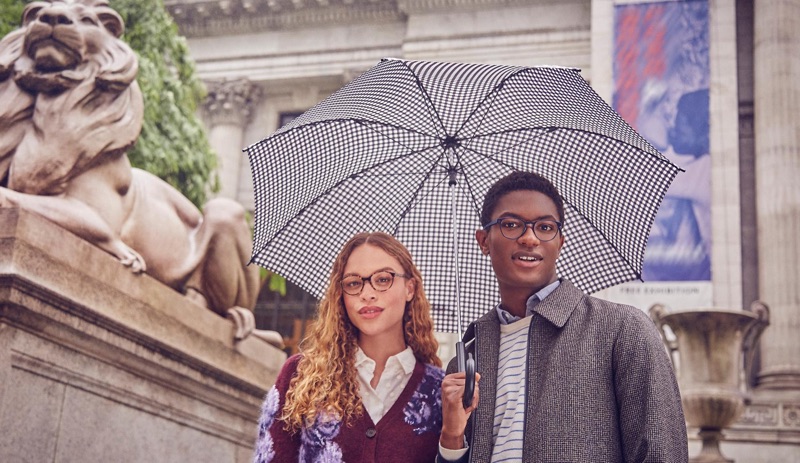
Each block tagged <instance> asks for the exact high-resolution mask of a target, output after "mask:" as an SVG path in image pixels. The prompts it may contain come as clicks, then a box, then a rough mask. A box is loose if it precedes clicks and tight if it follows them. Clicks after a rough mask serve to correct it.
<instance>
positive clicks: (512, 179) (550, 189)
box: [481, 171, 564, 225]
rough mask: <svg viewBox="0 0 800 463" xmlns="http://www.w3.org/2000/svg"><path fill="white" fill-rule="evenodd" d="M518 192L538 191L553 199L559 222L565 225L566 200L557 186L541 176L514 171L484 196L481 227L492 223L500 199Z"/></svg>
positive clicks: (496, 183) (495, 184)
mask: <svg viewBox="0 0 800 463" xmlns="http://www.w3.org/2000/svg"><path fill="white" fill-rule="evenodd" d="M518 190H530V191H538V192H539V193H542V194H543V195H545V196H547V197H548V198H550V199H552V200H553V203H554V204H555V205H556V210H557V211H558V220H559V221H560V222H561V223H562V224H563V223H564V200H563V199H562V198H561V195H560V194H559V193H558V190H557V189H556V187H555V185H553V184H552V183H551V182H550V180H548V179H546V178H545V177H543V176H541V175H539V174H536V173H533V172H525V171H514V172H512V173H510V174H508V175H506V176H505V177H503V178H501V179H500V180H498V181H497V182H495V183H494V185H492V186H491V188H489V191H488V192H487V193H486V196H484V198H483V208H482V209H481V225H486V224H487V223H489V222H491V221H492V214H493V213H494V209H495V207H497V202H498V201H500V198H502V197H503V196H505V195H507V194H508V193H511V192H513V191H518Z"/></svg>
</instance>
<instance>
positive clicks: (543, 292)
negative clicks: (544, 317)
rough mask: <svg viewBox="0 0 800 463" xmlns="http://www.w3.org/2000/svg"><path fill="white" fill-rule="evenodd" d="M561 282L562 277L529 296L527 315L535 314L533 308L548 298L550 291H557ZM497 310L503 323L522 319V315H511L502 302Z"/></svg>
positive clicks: (526, 304) (526, 305) (526, 306)
mask: <svg viewBox="0 0 800 463" xmlns="http://www.w3.org/2000/svg"><path fill="white" fill-rule="evenodd" d="M560 284H561V280H560V279H559V280H556V281H554V282H552V283H550V284H549V285H547V286H545V287H544V288H542V289H540V290H539V291H537V292H536V294H534V295H533V296H531V297H529V298H528V300H527V301H526V302H525V317H530V316H531V315H533V309H534V307H536V304H538V303H539V302H540V301H543V300H544V298H546V297H547V296H549V295H550V293H552V292H553V291H555V290H556V288H558V285H560ZM495 310H497V317H498V318H499V319H500V324H501V325H508V324H510V323H514V322H515V321H517V320H521V318H520V317H517V316H515V315H511V313H510V312H509V311H507V310H505V309H504V308H502V306H501V305H500V304H497V307H495Z"/></svg>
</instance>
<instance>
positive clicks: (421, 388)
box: [254, 233, 444, 463]
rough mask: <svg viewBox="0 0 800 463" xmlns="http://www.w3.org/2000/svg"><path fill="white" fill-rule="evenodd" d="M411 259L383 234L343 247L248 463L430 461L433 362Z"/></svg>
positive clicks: (437, 409)
mask: <svg viewBox="0 0 800 463" xmlns="http://www.w3.org/2000/svg"><path fill="white" fill-rule="evenodd" d="M437 348H438V343H437V342H436V339H435V338H434V336H433V322H432V321H431V317H430V303H429V302H428V300H427V299H426V297H425V292H424V291H423V288H422V276H421V275H420V273H419V270H417V268H416V267H415V266H414V263H413V262H412V260H411V254H410V253H409V252H408V250H407V249H406V248H405V247H404V246H403V245H402V244H401V243H400V242H399V241H397V240H396V239H395V238H394V237H392V236H391V235H388V234H386V233H360V234H358V235H355V236H354V237H353V238H351V239H350V241H348V242H347V243H346V244H345V245H344V247H343V248H342V250H341V252H340V253H339V256H338V257H337V258H336V261H335V262H334V264H333V269H332V270H331V277H330V283H329V286H328V290H327V291H326V293H325V296H324V297H323V299H322V301H321V302H320V304H319V308H318V316H317V322H316V323H315V324H314V326H313V327H312V328H311V332H310V334H309V336H308V337H307V338H306V339H305V340H304V341H303V344H302V346H301V349H300V350H301V353H300V354H298V355H295V356H292V357H290V358H289V359H288V360H287V361H286V363H285V364H284V366H283V368H282V369H281V372H280V374H279V375H278V379H277V380H276V383H275V386H274V387H273V388H272V389H270V391H269V392H268V393H267V397H266V399H265V401H264V405H263V407H262V413H261V419H260V420H259V436H258V441H257V443H256V455H255V460H254V461H255V462H256V463H277V462H324V463H328V462H346V463H358V462H367V461H370V462H373V461H377V462H403V463H413V462H432V461H434V459H435V457H436V454H437V451H438V442H439V431H440V429H441V425H442V416H441V382H442V378H443V377H444V372H443V371H442V369H441V368H440V367H441V361H440V360H439V358H438V357H437V356H436V350H437Z"/></svg>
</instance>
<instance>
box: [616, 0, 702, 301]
mask: <svg viewBox="0 0 800 463" xmlns="http://www.w3.org/2000/svg"><path fill="white" fill-rule="evenodd" d="M708 29H709V26H708V2H707V1H706V0H697V1H681V2H673V1H667V2H655V3H635V4H620V5H616V6H615V11H614V67H613V69H614V77H613V82H614V95H613V102H612V105H613V106H614V108H615V109H616V110H617V112H619V113H620V115H621V116H622V117H623V118H625V120H627V121H628V122H630V123H631V125H632V126H633V127H634V128H636V130H637V131H639V133H641V134H642V135H643V136H644V137H645V138H646V139H647V140H648V141H650V143H652V144H653V146H655V147H656V148H657V149H658V150H659V151H660V152H661V153H663V154H664V155H665V156H666V157H667V158H668V159H670V160H671V161H672V162H673V163H675V164H676V165H678V166H679V167H681V168H683V169H684V170H685V172H682V173H679V174H678V176H677V177H676V178H675V181H674V182H673V184H672V185H671V187H670V189H669V191H668V192H667V195H666V197H665V198H664V201H663V203H662V205H661V208H660V210H659V213H658V215H657V216H656V220H655V223H654V225H653V228H652V230H651V233H650V238H649V240H648V244H647V250H646V252H645V259H644V267H643V270H642V280H644V282H645V285H644V286H643V285H642V284H641V283H639V287H637V289H636V290H635V291H633V290H632V289H631V288H634V287H635V286H631V285H628V287H627V290H625V291H623V292H628V293H637V294H639V295H642V293H647V294H649V295H650V296H649V297H647V299H648V300H650V301H651V303H652V302H662V303H664V302H665V301H667V300H669V299H670V298H671V297H672V296H675V295H683V296H685V298H684V299H682V302H680V303H678V304H677V305H698V304H707V303H710V301H711V298H710V280H711V210H710V205H711V159H710V158H711V157H710V155H709V91H708V89H709V77H710V72H709V38H708ZM633 285H635V283H634V284H633ZM622 299H623V300H624V299H625V298H622ZM678 300H681V298H680V297H679V298H678ZM629 302H631V303H633V302H632V301H629Z"/></svg>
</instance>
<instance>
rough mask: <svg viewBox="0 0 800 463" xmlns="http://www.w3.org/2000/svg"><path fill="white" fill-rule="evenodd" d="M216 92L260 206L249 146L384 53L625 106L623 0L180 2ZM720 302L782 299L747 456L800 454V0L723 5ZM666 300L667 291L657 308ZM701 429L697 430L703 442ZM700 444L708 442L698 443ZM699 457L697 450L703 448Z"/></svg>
mask: <svg viewBox="0 0 800 463" xmlns="http://www.w3.org/2000/svg"><path fill="white" fill-rule="evenodd" d="M165 3H166V5H167V8H168V10H169V11H170V12H171V14H172V15H173V17H174V18H175V20H176V22H177V23H178V26H179V29H180V31H181V33H182V34H184V35H185V36H187V37H188V39H189V45H190V49H191V53H192V56H193V57H194V59H195V60H196V62H197V66H198V72H199V74H200V76H201V78H202V79H203V80H204V81H205V82H206V84H207V86H208V89H209V99H208V101H207V103H206V105H205V107H204V112H203V113H204V117H205V120H206V122H207V125H208V129H209V133H210V139H211V143H212V145H213V146H214V148H215V149H216V150H217V152H218V153H219V155H220V165H221V167H220V176H221V180H222V185H223V187H222V191H221V192H220V194H221V195H223V196H227V197H231V198H234V199H236V200H238V201H240V202H241V203H242V204H244V205H245V206H246V207H247V208H249V209H251V210H252V209H253V188H252V181H251V174H250V169H249V164H248V162H247V159H246V157H245V156H244V154H243V153H242V148H244V147H245V146H247V145H249V144H251V143H254V142H256V141H258V140H260V139H261V138H263V137H265V136H266V135H268V134H269V133H271V132H272V131H274V130H276V129H277V128H278V127H279V126H280V125H281V124H282V122H284V121H287V120H288V119H289V118H291V117H293V116H294V115H296V114H298V113H300V112H302V111H304V110H305V109H308V108H309V107H311V106H313V105H314V104H316V103H317V102H319V101H320V100H322V99H323V98H325V97H326V96H328V95H329V94H330V93H332V92H333V91H335V90H336V89H338V88H339V87H341V86H342V85H343V84H345V83H347V82H349V81H350V80H352V79H353V78H354V77H355V76H357V75H358V74H359V73H361V72H363V71H365V70H366V69H368V68H370V67H371V66H373V65H374V64H375V63H377V61H378V60H379V59H380V58H382V57H401V58H406V59H419V60H436V61H461V62H483V63H494V64H513V65H531V66H532V65H542V64H548V65H559V66H569V67H577V68H580V69H582V75H583V76H584V78H586V79H587V80H589V81H590V83H591V84H592V86H593V87H594V88H595V90H596V91H597V92H598V93H599V94H600V95H601V96H602V97H604V98H605V99H606V101H611V99H612V93H613V91H614V80H613V79H614V77H613V68H614V55H613V49H614V20H613V18H614V11H615V8H616V7H618V6H619V5H621V4H630V3H636V2H631V1H620V0H617V1H615V0H265V1H260V0H166V1H165ZM707 4H708V18H709V19H708V35H709V53H710V56H709V69H710V76H709V79H710V81H709V86H708V88H709V94H710V96H709V111H710V130H709V144H710V158H711V178H710V187H709V188H710V190H711V205H712V207H711V216H712V217H711V223H712V239H711V243H712V248H711V275H712V276H711V280H710V288H711V291H710V293H709V294H710V295H709V298H710V300H709V301H707V303H710V304H711V305H713V306H715V307H725V308H735V309H744V308H746V307H749V305H750V303H751V302H753V301H755V300H762V301H764V302H765V303H767V304H768V305H769V306H770V309H771V325H770V327H769V328H768V330H767V332H766V333H765V335H764V336H763V338H762V340H761V343H760V352H759V356H758V359H759V360H758V362H757V363H756V370H755V371H754V372H753V377H752V378H751V385H752V386H753V387H754V390H753V394H752V402H751V403H750V404H749V405H748V407H747V410H746V411H745V413H744V415H743V416H742V417H741V418H740V419H739V421H738V423H737V424H736V425H735V426H734V427H733V428H732V429H731V430H729V431H727V433H726V434H727V440H726V441H725V442H724V444H723V452H724V453H726V455H727V456H729V457H733V458H735V459H736V460H737V461H740V462H767V461H770V462H774V461H783V462H800V336H798V334H800V268H799V267H800V264H798V263H800V241H798V240H797V238H796V237H797V235H798V234H800V188H798V186H797V179H798V178H800V123H798V122H797V120H796V119H797V115H798V114H800V85H798V84H797V82H798V80H800V54H798V53H797V50H798V49H800V0H759V1H755V0H740V1H735V2H734V1H721V0H708V2H707ZM656 302H661V301H658V300H655V299H654V300H653V301H652V303H656ZM691 433H692V432H691V430H690V435H691ZM691 445H692V446H694V450H696V448H697V446H698V443H697V440H693V441H692V444H691ZM692 453H694V452H692Z"/></svg>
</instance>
